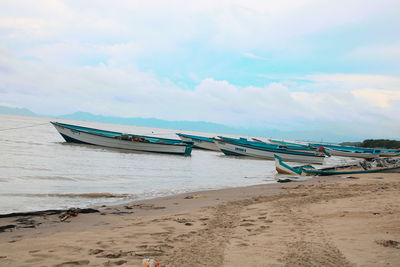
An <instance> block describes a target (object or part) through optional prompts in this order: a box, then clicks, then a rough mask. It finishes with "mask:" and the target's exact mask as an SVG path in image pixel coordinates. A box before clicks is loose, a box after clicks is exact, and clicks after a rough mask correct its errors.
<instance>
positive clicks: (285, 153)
mask: <svg viewBox="0 0 400 267" xmlns="http://www.w3.org/2000/svg"><path fill="white" fill-rule="evenodd" d="M230 139H232V140H230ZM214 142H215V144H216V145H217V146H218V148H219V149H220V150H221V151H222V152H223V153H224V154H225V155H228V156H250V157H256V158H261V159H269V160H273V159H274V154H278V155H279V156H281V157H282V158H284V159H285V160H287V161H293V162H305V163H315V164H322V163H323V161H324V158H325V156H324V155H323V154H322V153H319V152H316V151H310V152H304V151H294V150H289V149H285V148H279V147H278V146H268V145H252V144H251V143H249V142H245V141H244V140H243V142H240V141H235V140H234V139H233V138H224V139H221V138H220V139H217V138H214Z"/></svg>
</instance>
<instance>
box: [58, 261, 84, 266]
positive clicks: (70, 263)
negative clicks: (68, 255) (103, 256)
mask: <svg viewBox="0 0 400 267" xmlns="http://www.w3.org/2000/svg"><path fill="white" fill-rule="evenodd" d="M89 262H90V261H88V260H80V261H66V262H63V263H60V264H57V265H53V267H69V266H80V265H88V264H89Z"/></svg>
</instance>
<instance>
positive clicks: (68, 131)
mask: <svg viewBox="0 0 400 267" xmlns="http://www.w3.org/2000/svg"><path fill="white" fill-rule="evenodd" d="M51 124H53V126H54V127H55V128H56V129H57V131H58V132H59V133H60V134H61V136H62V137H63V138H64V139H65V141H67V142H72V143H83V144H90V145H97V146H104V147H111V148H119V149H128V150H136V151H145V152H157V153H168V154H179V155H184V156H189V155H190V153H191V151H192V147H193V142H189V141H181V140H175V139H168V138H158V137H152V136H144V135H135V134H125V133H120V132H113V131H105V130H100V129H93V128H88V127H83V126H77V125H71V124H65V123H59V122H51Z"/></svg>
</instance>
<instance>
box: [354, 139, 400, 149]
mask: <svg viewBox="0 0 400 267" xmlns="http://www.w3.org/2000/svg"><path fill="white" fill-rule="evenodd" d="M361 147H371V148H400V141H396V140H388V139H366V140H364V141H363V142H362V143H361Z"/></svg>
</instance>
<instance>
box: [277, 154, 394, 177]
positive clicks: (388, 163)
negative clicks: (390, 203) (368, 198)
mask: <svg viewBox="0 0 400 267" xmlns="http://www.w3.org/2000/svg"><path fill="white" fill-rule="evenodd" d="M275 168H276V171H277V172H278V173H280V174H289V175H302V176H310V175H340V174H341V175H347V174H358V173H379V172H391V173H399V172H400V160H399V159H388V158H385V159H383V158H382V159H381V158H380V159H375V160H374V161H372V162H366V161H360V162H359V163H357V164H349V165H341V166H335V167H327V168H319V169H316V168H315V167H313V166H311V165H303V166H298V167H292V166H289V165H288V164H286V163H284V162H283V159H282V157H280V155H275Z"/></svg>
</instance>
